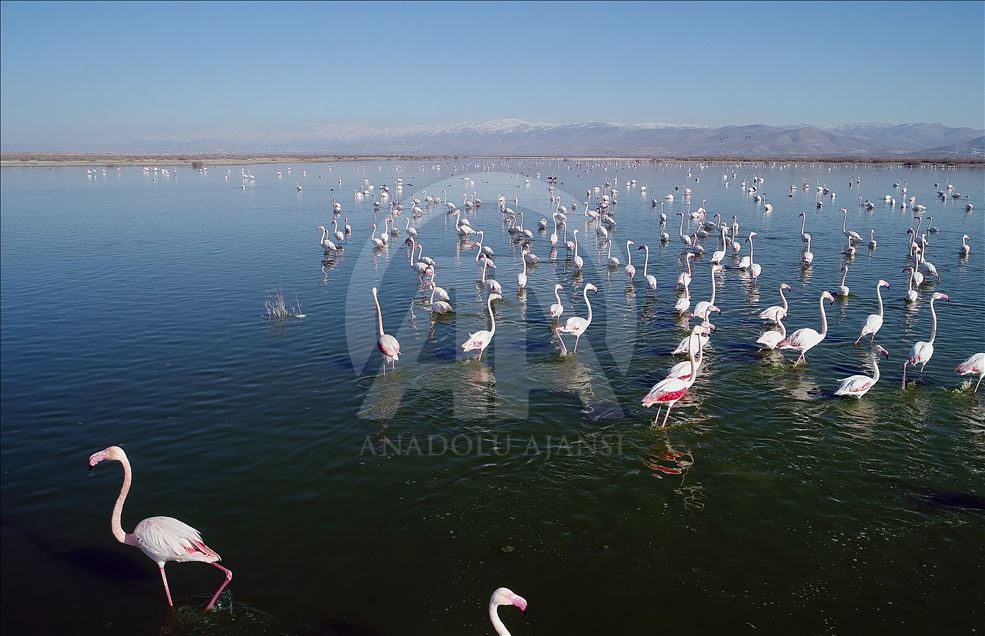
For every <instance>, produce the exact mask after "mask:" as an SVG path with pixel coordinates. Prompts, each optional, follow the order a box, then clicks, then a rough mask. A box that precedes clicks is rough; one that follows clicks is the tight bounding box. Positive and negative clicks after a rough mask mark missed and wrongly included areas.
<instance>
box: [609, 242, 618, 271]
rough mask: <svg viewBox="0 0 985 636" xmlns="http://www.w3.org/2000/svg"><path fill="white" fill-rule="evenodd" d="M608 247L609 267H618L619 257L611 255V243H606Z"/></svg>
mask: <svg viewBox="0 0 985 636" xmlns="http://www.w3.org/2000/svg"><path fill="white" fill-rule="evenodd" d="M606 243H607V244H608V246H609V254H608V256H609V267H619V257H618V256H613V255H612V241H606Z"/></svg>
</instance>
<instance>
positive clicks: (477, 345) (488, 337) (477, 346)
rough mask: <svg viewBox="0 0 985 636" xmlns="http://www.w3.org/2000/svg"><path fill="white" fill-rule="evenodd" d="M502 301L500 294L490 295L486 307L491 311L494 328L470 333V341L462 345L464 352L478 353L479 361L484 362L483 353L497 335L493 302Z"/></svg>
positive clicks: (490, 319) (491, 321)
mask: <svg viewBox="0 0 985 636" xmlns="http://www.w3.org/2000/svg"><path fill="white" fill-rule="evenodd" d="M502 299H503V297H502V296H501V295H500V294H489V298H488V299H487V300H486V307H487V308H488V309H489V321H490V323H492V327H490V329H489V331H486V330H485V329H483V330H482V331H476V332H475V333H470V334H469V339H468V340H466V341H465V342H464V343H463V344H462V351H478V352H479V358H478V360H482V352H483V351H485V350H486V347H488V346H489V343H490V342H492V339H493V336H495V335H496V316H494V315H493V310H492V302H493V301H494V300H502Z"/></svg>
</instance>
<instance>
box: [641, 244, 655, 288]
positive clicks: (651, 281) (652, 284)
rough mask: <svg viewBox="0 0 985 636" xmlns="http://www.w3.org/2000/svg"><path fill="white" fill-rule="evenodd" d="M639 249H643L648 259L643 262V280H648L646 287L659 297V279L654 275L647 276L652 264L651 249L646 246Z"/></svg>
mask: <svg viewBox="0 0 985 636" xmlns="http://www.w3.org/2000/svg"><path fill="white" fill-rule="evenodd" d="M638 249H641V250H643V251H644V253H645V254H646V259H645V260H644V261H643V278H644V279H645V280H646V286H647V287H648V288H650V289H652V290H653V295H654V296H656V295H657V278H656V276H654V275H653V274H647V273H646V268H647V266H648V265H649V264H650V248H649V247H647V246H646V245H640V246H639V248H638Z"/></svg>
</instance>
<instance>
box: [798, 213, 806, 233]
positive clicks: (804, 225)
mask: <svg viewBox="0 0 985 636" xmlns="http://www.w3.org/2000/svg"><path fill="white" fill-rule="evenodd" d="M806 226H807V216H806V215H805V216H802V217H800V233H801V234H803V233H804V228H805V227H806Z"/></svg>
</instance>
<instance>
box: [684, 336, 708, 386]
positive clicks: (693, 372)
mask: <svg viewBox="0 0 985 636" xmlns="http://www.w3.org/2000/svg"><path fill="white" fill-rule="evenodd" d="M688 349H690V351H688V358H690V360H691V376H690V377H689V378H688V379H687V380H685V382H686V383H687V386H689V387H690V386H691V385H692V384H694V381H695V380H696V379H697V375H698V364H699V363H698V362H696V361H695V359H694V344H693V342H692V344H691V346H690V347H688ZM702 351H703V349H702V348H701V336H700V335H699V336H698V355H699V356H700V355H704V354H703V353H702Z"/></svg>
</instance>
